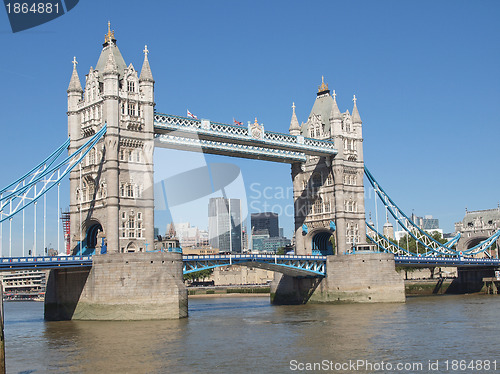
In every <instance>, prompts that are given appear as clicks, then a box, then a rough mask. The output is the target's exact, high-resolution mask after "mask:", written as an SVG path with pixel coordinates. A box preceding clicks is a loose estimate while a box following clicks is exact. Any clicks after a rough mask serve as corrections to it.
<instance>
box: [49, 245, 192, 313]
mask: <svg viewBox="0 0 500 374" xmlns="http://www.w3.org/2000/svg"><path fill="white" fill-rule="evenodd" d="M92 262H93V264H92V268H90V269H88V268H87V269H85V268H78V269H76V268H75V269H55V270H51V271H50V274H49V278H48V281H47V289H46V294H45V319H46V320H51V321H54V320H71V319H73V320H153V319H176V318H183V317H187V315H188V299H187V290H186V287H185V286H184V282H183V279H182V255H181V254H179V253H108V254H104V255H95V256H94V257H93V260H92Z"/></svg>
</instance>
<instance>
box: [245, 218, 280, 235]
mask: <svg viewBox="0 0 500 374" xmlns="http://www.w3.org/2000/svg"><path fill="white" fill-rule="evenodd" d="M250 225H251V227H252V232H255V231H261V230H267V231H268V233H269V237H271V238H273V237H278V236H280V232H279V225H278V214H276V213H272V212H264V213H252V215H251V217H250Z"/></svg>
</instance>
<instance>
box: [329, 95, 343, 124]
mask: <svg viewBox="0 0 500 374" xmlns="http://www.w3.org/2000/svg"><path fill="white" fill-rule="evenodd" d="M332 96H333V105H332V111H331V113H330V118H331V119H342V114H341V113H340V110H339V106H338V105H337V93H336V92H335V90H333V94H332Z"/></svg>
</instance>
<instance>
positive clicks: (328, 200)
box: [289, 79, 367, 255]
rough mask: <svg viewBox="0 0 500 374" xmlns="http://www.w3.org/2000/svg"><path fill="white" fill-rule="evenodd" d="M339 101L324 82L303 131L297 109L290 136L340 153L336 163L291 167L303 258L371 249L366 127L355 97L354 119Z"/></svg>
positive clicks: (313, 160)
mask: <svg viewBox="0 0 500 374" xmlns="http://www.w3.org/2000/svg"><path fill="white" fill-rule="evenodd" d="M336 96H337V95H336V93H335V91H333V94H331V93H330V90H329V89H328V85H327V84H326V83H325V82H324V80H323V79H322V82H321V85H320V86H319V88H318V92H317V95H316V100H315V102H314V105H313V107H312V110H311V113H310V114H309V117H308V119H307V121H306V122H305V123H302V124H301V125H299V121H298V119H297V115H296V114H295V104H294V105H293V113H292V119H291V122H290V128H289V131H290V134H291V135H298V136H304V137H310V138H314V139H318V140H323V141H325V140H326V141H330V142H332V143H333V144H335V147H336V149H337V150H338V154H337V155H336V156H335V157H328V156H326V157H324V156H323V157H321V156H314V155H310V156H308V157H307V159H306V161H305V162H303V163H293V164H292V180H293V191H294V204H295V239H296V252H297V253H298V254H322V255H331V254H347V253H352V252H354V251H355V250H356V249H359V248H360V247H362V248H365V247H366V246H367V243H366V236H365V233H366V231H365V208H364V186H363V170H364V162H363V135H362V121H361V117H360V115H359V111H358V108H357V105H356V97H355V96H354V98H353V101H354V107H353V109H352V114H351V113H349V110H346V111H345V112H341V111H340V110H339V107H338V105H337V100H336ZM334 247H335V249H334Z"/></svg>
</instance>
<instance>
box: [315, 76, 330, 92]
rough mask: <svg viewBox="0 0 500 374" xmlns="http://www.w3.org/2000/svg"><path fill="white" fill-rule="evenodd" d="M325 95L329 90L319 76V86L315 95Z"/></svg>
mask: <svg viewBox="0 0 500 374" xmlns="http://www.w3.org/2000/svg"><path fill="white" fill-rule="evenodd" d="M325 93H330V90H329V89H328V83H325V77H324V76H321V85H320V86H319V87H318V93H317V95H318V96H320V95H323V94H325Z"/></svg>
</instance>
